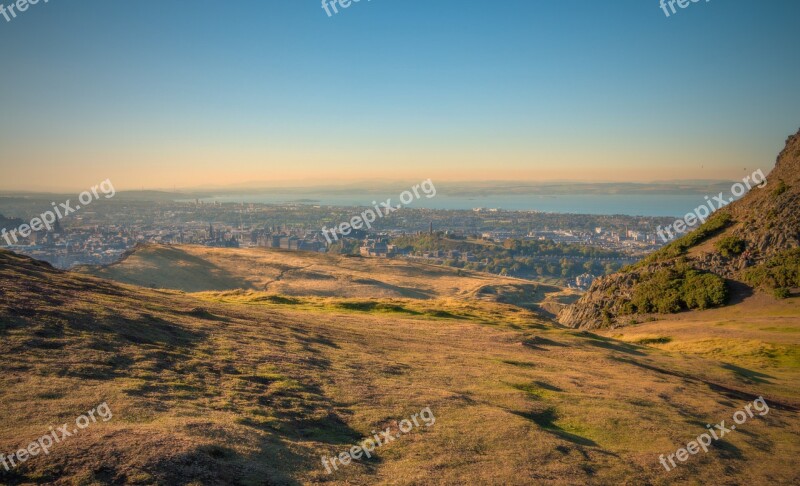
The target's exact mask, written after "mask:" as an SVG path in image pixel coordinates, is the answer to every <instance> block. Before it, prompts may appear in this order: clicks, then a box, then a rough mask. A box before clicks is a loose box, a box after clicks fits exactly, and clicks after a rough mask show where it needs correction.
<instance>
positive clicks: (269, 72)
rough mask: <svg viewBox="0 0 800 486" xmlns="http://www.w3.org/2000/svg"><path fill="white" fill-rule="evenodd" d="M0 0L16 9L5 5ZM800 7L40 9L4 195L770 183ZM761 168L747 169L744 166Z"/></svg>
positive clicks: (11, 54)
mask: <svg viewBox="0 0 800 486" xmlns="http://www.w3.org/2000/svg"><path fill="white" fill-rule="evenodd" d="M0 3H6V4H8V2H7V1H5V2H4V0H0ZM798 18H800V2H797V1H792V0H771V1H769V2H755V1H744V0H726V1H721V0H712V1H710V2H705V1H701V2H699V3H693V4H691V5H690V6H689V7H688V8H686V9H684V10H680V9H679V11H678V12H677V13H676V14H674V15H672V16H671V17H669V18H667V17H666V16H665V15H664V13H663V12H662V10H661V9H660V8H659V5H658V1H657V0H614V1H606V2H594V1H588V0H582V1H578V0H558V1H556V0H551V1H537V0H528V1H522V0H509V1H505V2H494V3H490V2H475V1H472V2H467V1H460V2H455V1H450V0H438V1H431V0H428V1H422V0H371V1H367V0H362V1H361V2H360V3H357V4H353V5H352V6H351V7H349V8H348V9H341V8H340V13H339V14H337V15H334V16H332V17H328V16H327V15H326V14H325V11H324V10H323V9H322V8H321V3H320V2H319V1H305V0H261V1H255V0H242V1H229V2H220V1H217V2H210V1H205V0H195V1H192V2H189V1H176V0H172V1H170V0H166V1H162V2H158V3H156V2H122V1H112V0H102V1H101V0H81V1H80V2H77V1H68V0H50V1H49V2H48V3H47V4H45V3H43V0H42V1H40V2H39V3H38V4H37V5H34V6H31V7H30V8H29V9H28V10H27V11H26V12H24V13H20V14H19V15H18V17H17V18H15V19H13V20H12V21H11V22H6V21H5V19H3V18H2V17H0V43H1V44H2V45H3V46H4V48H3V49H2V50H0V73H2V74H0V79H2V85H3V89H2V90H0V189H41V190H50V189H67V188H69V189H82V188H84V187H86V186H87V184H89V185H91V184H94V183H96V182H97V181H100V180H103V179H105V178H108V177H112V178H114V180H115V184H116V185H117V186H118V187H121V188H127V187H136V188H138V187H143V186H144V187H153V188H158V187H170V188H171V187H173V186H177V187H193V186H199V185H233V184H247V183H257V182H259V183H260V182H275V181H305V182H308V183H311V182H317V181H319V182H324V181H339V180H342V181H344V180H364V179H387V178H407V179H410V180H422V179H426V178H428V177H435V178H438V179H439V180H442V179H446V180H492V179H495V180H523V179H524V180H542V179H544V180H547V179H576V180H642V181H645V180H664V179H692V178H704V179H708V178H734V177H738V176H739V174H740V173H742V172H743V170H744V169H745V168H749V169H750V172H752V170H753V169H754V168H758V167H761V168H764V169H765V170H766V169H769V168H771V166H772V163H773V161H774V158H775V155H776V154H777V152H778V151H779V150H780V149H781V148H782V144H783V141H784V139H785V138H786V136H787V135H789V134H790V133H793V132H795V131H796V130H797V129H798V128H800V96H798V93H797V87H798V86H800V62H798V61H800V59H799V57H800V56H799V55H798V51H797V48H798V47H799V46H800V29H798V28H797V19H798ZM748 173H749V172H748Z"/></svg>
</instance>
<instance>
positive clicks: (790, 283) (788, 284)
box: [744, 248, 800, 289]
mask: <svg viewBox="0 0 800 486" xmlns="http://www.w3.org/2000/svg"><path fill="white" fill-rule="evenodd" d="M744 278H745V281H747V283H749V284H750V285H752V286H754V287H764V288H768V289H779V288H787V289H788V288H792V287H800V248H792V249H791V250H786V251H782V252H780V253H778V254H777V255H775V256H774V257H772V258H770V259H769V260H767V261H766V262H764V263H763V264H761V265H759V266H757V267H754V268H751V269H750V270H748V271H747V272H745V274H744Z"/></svg>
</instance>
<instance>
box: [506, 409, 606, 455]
mask: <svg viewBox="0 0 800 486" xmlns="http://www.w3.org/2000/svg"><path fill="white" fill-rule="evenodd" d="M511 413H513V414H514V415H517V416H518V417H522V418H524V419H527V420H530V421H531V422H533V423H535V424H536V425H538V426H539V427H541V428H542V430H544V431H545V432H548V433H550V434H553V435H555V436H556V437H558V438H560V439H563V440H566V441H567V442H572V443H573V444H578V445H582V446H597V443H596V442H595V441H593V440H591V439H587V438H586V437H581V436H580V435H576V434H573V433H570V432H567V431H566V430H564V429H562V428H561V427H559V426H558V425H556V424H555V423H554V422H555V421H556V420H558V413H557V412H556V409H555V408H552V407H551V408H548V409H545V410H543V411H541V412H511Z"/></svg>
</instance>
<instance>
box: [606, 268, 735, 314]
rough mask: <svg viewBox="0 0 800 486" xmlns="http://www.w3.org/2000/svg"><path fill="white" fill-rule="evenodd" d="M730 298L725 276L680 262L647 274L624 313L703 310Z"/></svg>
mask: <svg viewBox="0 0 800 486" xmlns="http://www.w3.org/2000/svg"><path fill="white" fill-rule="evenodd" d="M727 299H728V289H727V286H726V285H725V280H724V279H722V278H721V277H719V276H717V275H714V274H712V273H701V272H699V271H697V270H694V269H692V268H689V267H686V266H683V265H680V266H678V267H677V268H674V269H672V268H667V269H662V270H659V271H657V272H654V273H652V274H649V275H646V276H644V277H643V279H642V281H641V282H640V283H639V284H638V285H637V286H636V287H635V288H634V291H633V295H632V297H631V300H630V302H626V303H624V304H623V305H622V307H621V310H620V313H621V314H633V313H639V314H649V313H659V314H672V313H675V312H679V311H681V310H684V309H700V310H703V309H708V308H710V307H716V306H720V305H723V304H725V302H726V301H727Z"/></svg>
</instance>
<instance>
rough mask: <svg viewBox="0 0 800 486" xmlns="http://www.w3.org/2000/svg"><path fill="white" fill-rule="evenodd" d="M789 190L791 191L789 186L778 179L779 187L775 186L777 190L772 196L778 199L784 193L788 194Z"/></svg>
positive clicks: (774, 190) (773, 191)
mask: <svg viewBox="0 0 800 486" xmlns="http://www.w3.org/2000/svg"><path fill="white" fill-rule="evenodd" d="M788 189H789V186H787V185H786V183H785V182H783V179H778V185H777V186H775V189H773V190H772V195H774V196H775V197H778V196H780V195H781V194H783V193H784V192H786V191H787V190H788Z"/></svg>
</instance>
